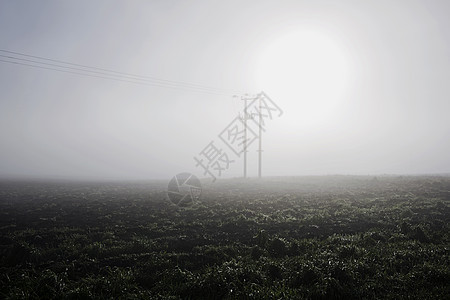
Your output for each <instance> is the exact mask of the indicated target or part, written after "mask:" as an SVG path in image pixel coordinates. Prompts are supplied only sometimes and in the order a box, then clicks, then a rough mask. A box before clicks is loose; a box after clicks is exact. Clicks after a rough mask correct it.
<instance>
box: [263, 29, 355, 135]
mask: <svg viewBox="0 0 450 300" xmlns="http://www.w3.org/2000/svg"><path fill="white" fill-rule="evenodd" d="M349 77H350V60H349V57H347V54H346V51H345V49H344V48H343V47H342V46H341V45H340V44H339V42H338V41H336V40H335V39H333V38H332V37H331V36H330V35H327V34H325V33H323V32H319V31H313V30H302V31H295V32H290V33H287V34H284V35H281V36H279V37H278V38H275V39H273V40H272V41H270V42H269V43H268V45H267V46H266V48H265V49H264V50H263V51H262V53H261V54H260V56H259V58H258V68H257V71H256V81H257V83H258V84H259V85H260V86H261V87H262V89H264V90H265V91H266V92H267V93H268V94H269V95H271V96H272V97H273V99H277V100H278V101H279V103H280V104H282V105H283V106H284V108H285V111H286V113H287V114H286V117H288V118H289V116H290V121H289V122H290V123H291V124H290V125H293V126H294V127H297V126H314V125H319V124H320V125H322V126H323V125H325V124H326V123H328V122H331V121H332V119H333V114H336V113H338V112H337V110H338V109H337V108H338V105H339V103H340V102H341V101H342V100H343V97H344V94H345V91H346V90H347V88H348V86H349Z"/></svg>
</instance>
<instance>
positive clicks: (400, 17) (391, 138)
mask: <svg viewBox="0 0 450 300" xmlns="http://www.w3.org/2000/svg"><path fill="white" fill-rule="evenodd" d="M449 15H450V2H448V1H143V0H141V1H138V0H135V1H87V0H85V1H56V0H55V1H39V2H37V1H36V2H35V1H0V45H1V46H0V50H2V51H0V55H1V56H0V87H1V93H0V141H1V147H0V149H1V150H0V177H2V178H53V179H54V178H63V179H89V180H90V179H92V180H95V179H102V180H103V179H124V180H129V179H157V178H158V179H165V178H167V179H169V178H171V177H172V176H174V175H175V174H177V173H180V172H191V173H193V174H196V175H197V176H198V177H208V175H207V174H206V175H205V173H204V171H203V169H202V168H201V167H199V166H196V162H195V160H194V157H195V156H198V155H199V153H200V152H201V151H202V150H203V149H204V148H205V147H206V146H207V145H208V144H209V143H210V142H211V141H213V142H214V143H216V144H217V145H218V146H220V147H221V148H223V151H225V150H226V145H224V144H223V143H221V140H220V138H219V137H218V136H219V134H220V133H221V132H222V131H223V130H224V129H225V128H226V127H227V126H228V125H229V124H230V122H231V121H232V120H233V119H234V118H236V116H237V115H238V113H239V112H241V111H242V110H243V106H244V104H243V101H242V100H241V98H240V97H241V95H243V94H245V93H249V94H255V93H259V92H260V91H264V92H265V93H266V94H267V95H268V96H269V97H270V98H271V99H272V100H273V102H274V103H276V104H277V105H278V106H279V107H280V108H281V109H282V111H283V114H282V115H281V116H278V115H276V116H274V117H273V119H271V120H270V122H267V128H265V129H266V131H265V132H264V134H263V138H262V146H263V150H264V152H263V162H262V164H263V170H262V173H263V176H292V175H321V174H371V175H372V174H436V173H449V172H450V155H449V154H448V153H450V118H449V117H448V114H449V112H450V99H449V96H450V84H449V82H450V59H449V58H450V19H449V18H448V16H449ZM6 51H8V52H6ZM17 53H18V54H17ZM21 54H26V55H30V56H23V55H21ZM11 57H12V58H11ZM33 57H34V58H33ZM37 57H40V58H47V59H51V60H45V61H43V60H41V59H39V58H37ZM36 61H41V62H44V63H45V64H42V63H41V64H37V63H36ZM56 61H60V62H68V63H72V64H76V65H83V66H88V67H95V68H99V69H90V70H96V71H98V72H100V69H104V70H112V71H115V72H118V73H117V74H119V73H120V74H124V73H126V74H133V75H141V76H149V77H152V78H154V79H152V80H154V81H138V80H134V79H132V80H130V77H115V79H110V77H111V76H105V75H104V74H105V73H102V74H100V73H93V72H90V73H86V72H85V71H79V70H75V68H81V67H76V66H75V65H67V64H66V66H70V67H73V68H74V69H62V68H61V67H56V66H52V65H51V64H55V65H56V64H60V63H58V62H56ZM30 65H33V66H34V67H31V66H30ZM55 69H58V70H59V71H56V70H55ZM83 69H86V68H85V67H83ZM69 70H70V71H71V72H68V71H69ZM101 72H103V71H101ZM105 72H106V71H105ZM108 72H109V71H108ZM75 73H78V74H75ZM88 74H89V75H88ZM109 74H111V73H109ZM106 77H108V78H109V79H108V78H106ZM117 79H119V80H117ZM130 81H131V82H130ZM233 95H238V97H233ZM248 150H249V152H248V160H249V161H248V175H249V176H257V154H258V153H257V142H255V143H253V144H251V145H250V146H249V149H248ZM227 151H228V154H229V158H230V159H231V160H234V162H232V163H231V164H230V165H229V168H228V169H227V170H224V171H223V172H222V174H220V176H218V177H220V178H228V177H236V176H242V168H243V167H242V165H243V158H242V155H241V157H239V156H237V155H233V153H232V152H230V151H229V150H227Z"/></svg>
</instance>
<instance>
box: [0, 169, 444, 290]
mask: <svg viewBox="0 0 450 300" xmlns="http://www.w3.org/2000/svg"><path fill="white" fill-rule="evenodd" d="M166 185H167V183H166V182H162V181H161V182H151V183H144V182H141V183H136V182H135V183H95V184H94V183H63V182H60V183H45V182H1V183H0V253H1V256H0V298H5V299H39V298H43V299H86V298H104V299H135V298H142V299H180V298H181V299H221V298H225V299H242V298H244V299H246V298H248V299H401V298H411V299H445V298H447V299H449V298H448V297H449V296H448V295H450V256H449V254H450V252H449V250H450V224H449V220H450V177H437V176H436V177H378V178H376V177H362V176H361V177H353V176H325V177H298V178H269V179H264V180H262V181H260V180H255V179H252V180H237V179H229V180H222V181H218V182H216V183H214V184H210V183H204V191H203V195H202V197H201V199H200V200H198V201H196V202H195V203H194V205H192V206H190V207H186V208H180V207H177V206H175V205H173V204H172V203H171V202H170V201H169V200H167V197H166V194H165V189H166Z"/></svg>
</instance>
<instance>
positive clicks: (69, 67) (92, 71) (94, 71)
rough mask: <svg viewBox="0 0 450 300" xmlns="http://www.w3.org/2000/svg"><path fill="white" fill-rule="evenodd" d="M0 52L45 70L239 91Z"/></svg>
mask: <svg viewBox="0 0 450 300" xmlns="http://www.w3.org/2000/svg"><path fill="white" fill-rule="evenodd" d="M0 52H3V53H9V54H13V55H14V56H11V55H1V54H0V57H4V58H6V59H8V60H0V62H3V63H11V64H18V65H23V66H28V67H34V68H41V69H46V70H52V71H59V72H64V73H71V74H77V75H82V76H89V77H97V78H103V79H110V80H117V81H124V82H129V83H136V84H143V85H150V86H157V87H165V88H173V89H179V90H189V91H195V92H201V93H208V94H217V95H227V96H230V95H233V94H236V93H241V92H239V91H236V90H227V89H221V88H214V87H210V86H205V85H200V84H194V83H188V82H183V81H172V80H167V79H161V78H156V77H150V76H141V75H135V74H130V73H123V72H118V71H113V70H110V69H104V68H98V67H92V66H87V65H81V64H74V63H70V62H65V61H61V60H55V59H50V58H44V57H40V56H34V55H29V54H23V53H19V52H14V51H8V50H2V49H0ZM17 56H19V57H17ZM20 56H22V57H20ZM23 57H29V58H34V59H27V58H23ZM36 59H37V60H36ZM39 60H44V61H39ZM49 61H50V62H54V63H49ZM74 71H75V72H74Z"/></svg>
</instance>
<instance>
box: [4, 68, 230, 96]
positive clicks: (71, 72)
mask: <svg viewBox="0 0 450 300" xmlns="http://www.w3.org/2000/svg"><path fill="white" fill-rule="evenodd" d="M0 62H3V63H10V64H16V65H22V66H27V67H32V68H39V69H45V70H51V71H57V72H63V73H69V74H76V75H82V76H88V77H95V78H103V79H110V80H116V81H122V82H128V83H134V84H141V85H148V86H156V87H162V88H170V89H176V90H183V91H190V92H196V93H204V94H211V95H218V96H231V95H230V94H225V93H216V92H212V91H203V90H196V89H189V88H186V87H182V86H179V87H177V86H169V85H160V84H155V83H148V82H139V81H133V80H126V79H120V78H115V77H107V76H99V75H93V74H87V73H80V72H74V71H68V70H62V69H56V68H50V67H45V66H38V65H32V64H28V63H22V62H17V61H8V60H3V59H0Z"/></svg>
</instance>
